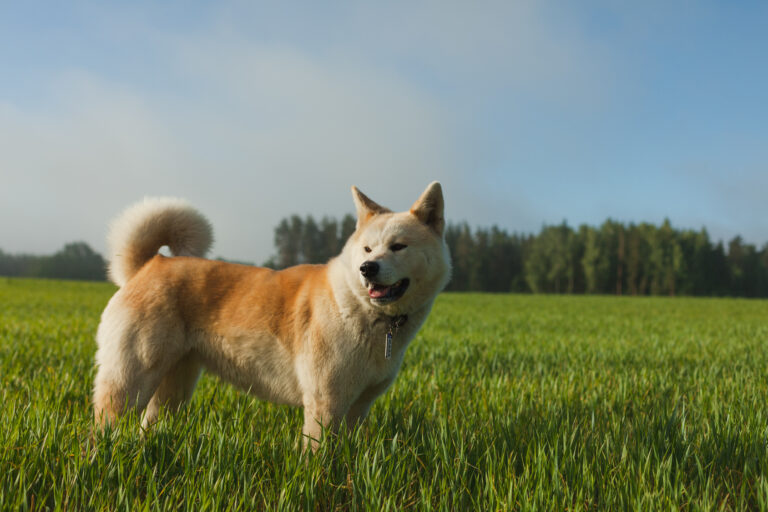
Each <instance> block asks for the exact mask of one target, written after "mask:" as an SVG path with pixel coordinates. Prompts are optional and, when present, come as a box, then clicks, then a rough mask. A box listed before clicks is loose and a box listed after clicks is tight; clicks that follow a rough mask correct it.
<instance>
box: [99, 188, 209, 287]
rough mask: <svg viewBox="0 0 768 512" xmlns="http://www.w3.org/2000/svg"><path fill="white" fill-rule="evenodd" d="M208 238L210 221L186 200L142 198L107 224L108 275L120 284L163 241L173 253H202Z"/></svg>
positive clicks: (145, 260) (137, 269) (207, 245)
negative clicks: (108, 225)
mask: <svg viewBox="0 0 768 512" xmlns="http://www.w3.org/2000/svg"><path fill="white" fill-rule="evenodd" d="M212 242H213V229H212V228H211V224H210V223H209V222H208V220H207V219H206V218H205V217H203V216H202V215H201V214H200V213H199V212H198V211H197V210H195V209H194V208H192V206H190V205H189V203H187V202H186V201H184V200H182V199H176V198H173V197H156V198H146V199H144V200H143V201H141V202H139V203H136V204H134V205H133V206H131V207H129V208H128V209H126V210H125V211H124V212H123V213H121V214H120V215H119V216H118V217H117V218H116V219H115V220H114V221H112V224H110V227H109V235H108V237H107V245H108V246H109V278H110V279H111V280H112V282H114V283H115V284H116V285H118V286H123V285H124V284H125V283H126V282H128V280H129V279H130V278H131V277H133V275H134V274H136V272H138V271H139V269H141V267H142V266H144V264H145V263H146V262H147V261H149V260H150V259H151V258H152V257H153V256H155V255H156V254H157V251H158V249H160V248H161V247H162V246H164V245H167V246H168V247H169V248H170V250H171V253H172V254H173V255H174V256H204V255H205V253H206V252H208V249H209V248H210V247H211V243H212Z"/></svg>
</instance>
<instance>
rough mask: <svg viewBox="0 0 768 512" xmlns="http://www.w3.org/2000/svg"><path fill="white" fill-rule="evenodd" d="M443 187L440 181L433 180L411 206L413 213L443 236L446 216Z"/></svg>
mask: <svg viewBox="0 0 768 512" xmlns="http://www.w3.org/2000/svg"><path fill="white" fill-rule="evenodd" d="M443 209H444V203H443V188H442V187H441V186H440V183H438V182H437V181H433V182H432V183H430V184H429V186H428V187H427V189H426V190H425V191H424V192H423V193H422V194H421V197H419V199H418V200H416V202H415V203H413V206H411V213H412V214H413V215H415V216H416V218H417V219H419V220H420V221H421V222H423V223H424V224H426V225H427V226H429V227H430V228H432V230H433V231H435V233H437V234H438V235H440V236H443V230H444V229H445V218H444V217H443Z"/></svg>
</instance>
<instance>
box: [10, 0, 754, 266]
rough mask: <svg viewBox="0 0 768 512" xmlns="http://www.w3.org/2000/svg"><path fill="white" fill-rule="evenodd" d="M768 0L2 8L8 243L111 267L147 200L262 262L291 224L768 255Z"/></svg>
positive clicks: (236, 255)
mask: <svg viewBox="0 0 768 512" xmlns="http://www.w3.org/2000/svg"><path fill="white" fill-rule="evenodd" d="M766 26H768V2H764V1H760V2H749V1H740V2H726V1H719V2H714V1H708V0H701V1H695V2H694V1H682V0H681V1H677V0H668V1H653V0H651V1H644V2H624V1H608V0H605V1H590V0H585V1H579V2H573V1H562V2H559V1H552V2H548V1H530V2H528V1H522V2H516V1H512V0H506V1H498V2H496V1H477V2H454V1H452V0H441V1H437V0H436V1H423V2H420V1H409V2H405V1H403V2H397V1H395V2H351V1H350V2H309V1H307V2H250V1H249V2H246V1H242V2H240V1H231V2H229V1H226V2H215V3H208V2H195V1H184V2H182V1H165V2H142V1H136V2H114V3H113V2H102V1H98V2H96V1H94V2H90V1H78V0H75V1H73V2H4V3H0V249H2V250H4V251H5V252H11V253H21V252H26V253H40V254H43V253H52V252H54V251H56V250H58V249H59V248H61V247H62V246H63V245H64V244H65V243H67V242H72V241H79V240H83V241H85V242H87V243H88V244H89V245H91V246H92V247H94V248H95V249H96V250H98V251H100V252H104V251H105V237H106V230H107V226H108V223H109V221H110V220H111V219H112V218H114V217H115V216H116V215H117V214H118V213H119V212H120V211H122V210H123V209H124V208H126V207H127V206H129V205H130V204H132V203H133V202H135V201H137V200H140V199H141V198H143V197H145V196H159V195H163V196H175V197H183V198H186V199H188V200H189V201H190V202H191V203H192V204H194V205H195V206H196V207H197V208H198V209H200V211H201V212H202V213H203V214H204V215H206V216H207V217H208V218H209V219H210V220H211V222H212V223H213V225H214V232H215V237H216V241H215V243H214V247H213V250H212V255H213V256H220V257H225V258H230V259H236V260H241V261H251V262H257V263H259V262H263V261H265V260H266V259H267V258H269V257H270V256H271V255H272V254H273V252H274V249H273V229H274V227H275V226H276V225H277V223H278V222H279V221H280V219H282V218H284V217H286V216H289V215H292V214H299V215H302V216H305V215H312V216H314V217H315V218H316V219H319V218H321V217H323V216H326V215H327V216H330V217H337V218H339V217H341V216H342V215H344V214H346V213H352V212H353V204H352V198H351V195H350V186H351V185H356V186H357V187H359V188H360V189H361V190H362V191H363V192H365V193H366V194H367V195H369V196H370V197H372V198H373V199H374V200H376V201H378V202H379V203H381V204H383V205H385V206H388V207H390V208H392V209H394V210H405V209H407V208H408V207H409V206H410V205H411V203H412V202H413V201H414V200H415V199H416V198H417V197H418V196H419V194H420V193H421V192H422V191H423V189H424V188H425V187H426V186H427V184H428V183H430V182H431V181H434V180H438V181H440V182H441V183H442V185H443V190H444V194H445V201H446V217H447V219H448V221H449V222H463V221H466V222H468V223H469V224H470V225H471V226H473V227H480V226H484V227H489V226H491V225H497V226H499V227H501V228H503V229H506V230H508V231H510V232H525V233H528V232H533V233H536V232H538V231H539V230H540V229H541V227H542V226H544V225H551V224H559V223H561V222H563V221H564V220H565V221H567V222H568V224H570V225H571V226H578V225H580V224H583V223H586V224H590V225H599V224H601V223H602V222H603V221H604V220H606V219H607V218H612V219H615V220H619V221H623V222H635V223H638V222H653V223H661V222H662V221H663V219H665V218H669V219H670V220H671V222H672V224H673V225H674V226H675V227H678V228H691V229H697V230H698V229H701V228H703V227H706V229H707V230H708V232H709V233H710V236H711V237H712V238H713V239H715V240H719V239H722V240H726V241H727V240H729V239H731V238H732V237H734V236H736V235H741V236H742V237H743V238H744V239H745V240H746V241H747V242H750V243H754V244H757V245H758V246H762V245H763V244H765V243H766V242H768V197H767V196H768V194H766V191H767V190H768V66H767V65H766V55H768V30H765V27H766Z"/></svg>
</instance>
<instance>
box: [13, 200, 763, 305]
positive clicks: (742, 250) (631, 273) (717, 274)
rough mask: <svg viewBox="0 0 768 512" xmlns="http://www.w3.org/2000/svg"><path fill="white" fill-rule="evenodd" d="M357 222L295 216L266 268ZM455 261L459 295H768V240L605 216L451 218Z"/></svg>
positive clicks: (46, 269) (94, 265) (323, 250)
mask: <svg viewBox="0 0 768 512" xmlns="http://www.w3.org/2000/svg"><path fill="white" fill-rule="evenodd" d="M354 229H355V219H354V218H353V217H352V216H351V215H346V216H344V217H343V218H342V219H340V220H337V219H333V218H329V217H323V218H322V219H321V220H319V221H318V220H315V219H314V218H313V217H312V216H307V217H300V216H298V215H293V216H290V217H287V218H285V219H283V220H282V221H281V222H280V223H279V224H278V225H277V226H276V227H275V230H274V245H275V253H274V256H273V257H272V258H270V259H269V261H267V262H264V263H263V265H264V266H268V267H272V268H277V269H280V268H285V267H288V266H291V265H296V264H300V263H323V262H326V261H328V259H330V258H331V257H333V256H334V255H336V254H338V253H339V251H340V250H341V248H342V247H343V245H344V243H345V241H346V240H347V238H348V237H349V235H350V234H351V233H352V232H353V231H354ZM445 239H446V242H447V244H448V246H449V249H450V252H451V257H452V260H453V277H452V279H451V282H450V283H449V285H448V288H447V289H448V290H450V291H485V292H517V293H529V292H533V293H568V294H616V295H686V296H734V297H768V244H764V245H763V246H762V247H761V248H757V247H756V246H755V245H752V244H749V243H745V242H744V241H743V240H742V238H741V237H739V236H737V237H734V238H733V239H732V240H730V241H729V242H727V243H726V244H724V243H723V242H721V241H714V240H712V239H710V237H709V234H708V233H707V231H706V229H703V228H702V229H701V230H699V231H695V230H690V229H677V228H675V227H673V226H672V225H671V223H670V222H669V220H665V221H664V222H663V223H662V224H661V225H660V226H657V225H654V224H649V223H640V224H634V223H630V224H625V223H621V222H616V221H613V220H610V219H609V220H606V221H605V222H603V224H602V225H600V226H588V225H581V226H579V227H578V228H573V227H571V226H569V225H568V224H567V223H566V222H563V223H562V224H559V225H554V226H544V227H542V229H541V231H540V232H539V233H538V234H521V233H509V232H508V231H506V230H503V229H500V228H498V227H496V226H494V227H491V228H475V229H473V228H471V227H470V226H469V225H468V224H467V223H458V224H449V225H448V227H447V228H446V232H445ZM105 266H106V265H105V261H104V259H103V258H102V256H101V255H99V254H98V253H96V252H95V251H94V250H93V249H91V248H90V247H89V246H88V245H87V244H85V243H84V242H75V243H71V244H67V245H66V246H65V247H64V248H63V249H61V250H60V251H58V252H57V253H55V254H53V255H51V256H34V255H24V254H22V255H12V254H7V253H5V252H3V251H2V250H0V275H4V276H26V277H47V278H60V279H85V280H104V279H105V278H106V276H105Z"/></svg>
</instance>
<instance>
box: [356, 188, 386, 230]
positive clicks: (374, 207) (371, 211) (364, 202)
mask: <svg viewBox="0 0 768 512" xmlns="http://www.w3.org/2000/svg"><path fill="white" fill-rule="evenodd" d="M352 199H354V200H355V208H356V209H357V226H356V229H357V228H359V227H360V226H362V225H363V224H365V223H366V222H368V220H369V219H370V218H371V217H373V216H374V215H377V214H379V213H390V212H391V210H389V209H387V208H384V207H383V206H381V205H380V204H378V203H377V202H375V201H374V200H373V199H371V198H370V197H368V196H367V195H365V194H363V193H362V192H360V191H359V190H358V189H357V187H355V186H354V185H353V186H352Z"/></svg>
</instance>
